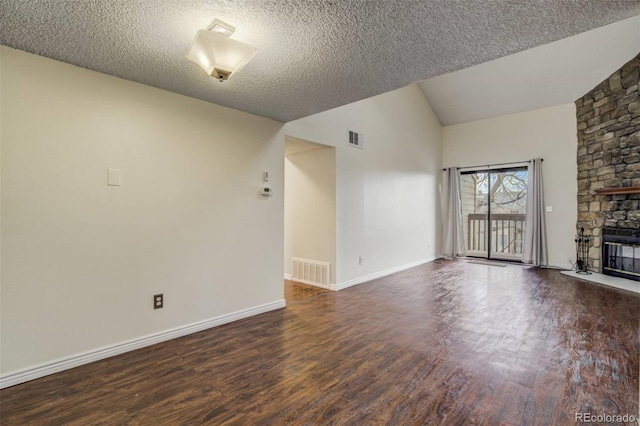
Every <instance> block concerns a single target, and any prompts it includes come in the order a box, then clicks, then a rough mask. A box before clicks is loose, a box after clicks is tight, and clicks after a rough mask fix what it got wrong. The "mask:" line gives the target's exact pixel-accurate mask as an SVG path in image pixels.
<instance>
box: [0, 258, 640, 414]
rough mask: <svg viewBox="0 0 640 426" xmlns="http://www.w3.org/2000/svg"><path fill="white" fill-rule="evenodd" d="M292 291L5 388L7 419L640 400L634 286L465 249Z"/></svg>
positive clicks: (483, 409) (599, 404)
mask: <svg viewBox="0 0 640 426" xmlns="http://www.w3.org/2000/svg"><path fill="white" fill-rule="evenodd" d="M305 287H306V286H305ZM289 290H290V291H289V292H288V293H290V295H291V294H294V293H296V290H295V289H294V288H291V289H289ZM298 290H300V291H297V294H298V296H300V297H297V298H294V299H290V301H289V303H288V306H287V308H286V309H281V310H278V311H274V312H269V313H266V314H263V315H260V316H257V317H253V318H249V319H245V320H242V321H238V322H235V323H232V324H228V325H225V326H221V327H218V328H213V329H210V330H207V331H203V332H200V333H197V334H192V335H190V336H186V337H182V338H180V339H176V340H172V341H169V342H165V343H161V344H158V345H155V346H152V347H148V348H144V349H141V350H137V351H135V352H130V353H127V354H123V355H119V356H117V357H113V358H110V359H106V360H103V361H100V362H96V363H93V364H89V365H85V366H82V367H78V368H75V369H72V370H68V371H66V372H62V373H59V374H56V375H52V376H49V377H45V378H42V379H39V380H35V381H32V382H29V383H25V384H22V385H18V386H14V387H12V388H8V389H4V390H2V391H1V392H0V404H1V405H0V416H1V417H0V420H1V422H2V424H3V425H18V424H19V425H23V424H56V425H59V424H77V425H88V424H114V425H116V424H117V425H120V424H191V425H195V424H216V425H217V424H265V425H269V424H283V423H293V424H350V425H362V424H372V423H373V424H393V425H405V424H447V425H463V424H486V425H495V424H517V425H520V424H525V425H529V424H536V425H561V424H575V423H574V419H575V417H574V416H575V413H576V412H585V413H591V414H594V415H595V414H624V413H629V414H634V415H637V414H638V385H639V379H638V368H639V353H640V343H639V333H640V324H639V321H640V296H638V295H636V294H633V293H627V292H623V291H619V290H615V289H609V288H605V287H600V286H597V285H594V284H591V283H586V282H582V281H578V280H575V279H573V278H570V277H566V276H564V275H561V274H560V273H559V272H558V271H554V270H538V269H528V268H523V267H519V266H508V267H504V268H499V267H494V266H487V265H478V264H469V263H467V262H463V261H456V262H453V261H436V262H434V263H430V264H426V265H423V266H420V267H417V268H413V269H410V270H407V271H404V272H400V273H397V274H394V275H391V276H388V277H385V278H381V279H378V280H375V281H372V282H370V283H367V284H361V285H359V286H356V287H352V288H350V289H347V290H343V291H341V292H338V293H335V292H328V291H323V290H318V289H314V288H310V289H309V288H300V289H298ZM305 292H306V293H305Z"/></svg>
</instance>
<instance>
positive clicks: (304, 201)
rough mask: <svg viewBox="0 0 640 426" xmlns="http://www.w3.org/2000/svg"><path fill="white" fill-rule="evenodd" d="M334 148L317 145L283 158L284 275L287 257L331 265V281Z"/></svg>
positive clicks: (288, 263) (288, 265)
mask: <svg viewBox="0 0 640 426" xmlns="http://www.w3.org/2000/svg"><path fill="white" fill-rule="evenodd" d="M335 153H336V150H335V148H333V147H331V148H320V149H313V150H311V151H305V152H301V153H297V154H293V155H289V156H287V157H286V158H285V162H284V164H285V167H284V170H285V171H284V176H285V183H284V187H285V196H284V223H285V232H284V235H285V239H284V241H285V243H284V246H285V256H284V271H285V274H291V258H292V257H298V258H302V259H309V260H317V261H321V262H328V263H330V264H331V284H335V282H336V278H335V277H336V275H335V266H336V155H335Z"/></svg>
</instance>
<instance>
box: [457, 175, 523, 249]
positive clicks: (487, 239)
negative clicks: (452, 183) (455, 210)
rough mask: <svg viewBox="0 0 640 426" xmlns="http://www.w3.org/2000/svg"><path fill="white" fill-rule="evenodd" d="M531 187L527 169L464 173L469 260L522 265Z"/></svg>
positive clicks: (463, 190) (463, 202) (461, 188)
mask: <svg viewBox="0 0 640 426" xmlns="http://www.w3.org/2000/svg"><path fill="white" fill-rule="evenodd" d="M527 183H528V172H527V168H526V167H516V168H508V169H495V170H474V171H467V172H462V173H461V176H460V190H461V195H462V221H463V229H464V236H465V243H466V248H467V256H471V257H482V258H486V259H494V260H511V261H520V262H521V261H522V253H523V245H524V234H525V229H526V220H527Z"/></svg>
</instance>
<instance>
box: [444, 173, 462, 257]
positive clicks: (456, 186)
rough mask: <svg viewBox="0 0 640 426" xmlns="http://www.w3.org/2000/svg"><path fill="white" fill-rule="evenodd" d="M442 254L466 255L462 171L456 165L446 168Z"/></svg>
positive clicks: (451, 255)
mask: <svg viewBox="0 0 640 426" xmlns="http://www.w3.org/2000/svg"><path fill="white" fill-rule="evenodd" d="M443 198H444V200H443V207H444V209H443V227H442V254H443V255H444V256H445V257H457V256H464V255H466V254H467V253H466V249H465V244H464V232H463V230H462V199H461V196H460V172H459V171H458V169H457V168H456V167H450V168H448V169H446V173H445V176H444V191H443Z"/></svg>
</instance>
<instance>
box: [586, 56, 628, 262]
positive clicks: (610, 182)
mask: <svg viewBox="0 0 640 426" xmlns="http://www.w3.org/2000/svg"><path fill="white" fill-rule="evenodd" d="M639 80H640V54H639V55H638V56H636V57H635V58H634V59H632V60H631V61H629V62H628V63H627V64H625V65H624V66H623V67H622V68H620V69H619V70H618V71H616V72H615V73H613V74H612V75H611V77H609V78H608V79H607V80H605V81H603V82H602V83H600V84H599V85H598V86H597V87H596V88H595V89H593V90H592V91H590V92H589V93H587V94H586V95H584V96H583V97H582V98H580V99H578V100H577V101H576V108H577V120H578V223H577V229H578V230H579V229H580V228H581V227H583V226H584V229H585V231H586V233H588V234H590V235H592V236H593V238H592V241H591V248H590V249H589V264H590V266H591V267H592V269H594V270H600V269H601V263H600V250H601V249H600V244H601V231H602V227H603V226H606V227H614V228H632V229H640V206H639V204H640V194H629V195H598V194H596V192H595V190H596V189H599V188H614V187H629V186H640V95H639V93H638V82H639Z"/></svg>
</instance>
